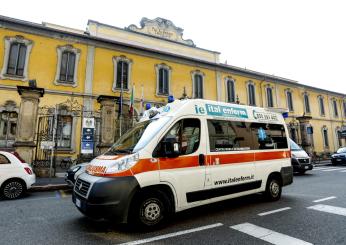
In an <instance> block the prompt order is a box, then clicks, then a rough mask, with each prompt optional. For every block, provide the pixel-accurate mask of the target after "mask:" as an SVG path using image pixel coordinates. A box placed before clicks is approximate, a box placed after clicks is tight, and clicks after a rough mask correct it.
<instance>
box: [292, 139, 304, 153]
mask: <svg viewBox="0 0 346 245" xmlns="http://www.w3.org/2000/svg"><path fill="white" fill-rule="evenodd" d="M290 145H291V151H301V150H302V148H300V146H299V145H297V144H296V142H294V141H293V140H291V139H290Z"/></svg>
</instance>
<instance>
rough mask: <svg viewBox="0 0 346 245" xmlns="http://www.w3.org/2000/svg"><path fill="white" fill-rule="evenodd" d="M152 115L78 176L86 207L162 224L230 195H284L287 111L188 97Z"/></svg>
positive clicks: (80, 200) (79, 201) (79, 200)
mask: <svg viewBox="0 0 346 245" xmlns="http://www.w3.org/2000/svg"><path fill="white" fill-rule="evenodd" d="M145 115H146V117H145V118H144V119H143V120H141V122H139V123H138V124H136V125H135V127H134V128H132V129H131V130H129V131H128V132H126V133H125V134H124V135H123V136H122V137H120V139H119V140H118V141H117V142H116V143H115V144H114V145H113V146H112V147H111V148H110V149H109V150H108V151H107V152H106V153H104V154H103V155H100V156H98V157H97V158H95V159H94V160H92V161H91V163H90V165H89V166H88V167H87V170H86V173H84V174H81V175H80V176H79V177H78V179H77V181H76V184H75V187H74V192H73V198H72V199H73V202H74V204H75V205H76V206H77V208H78V209H79V210H80V211H81V212H82V213H83V214H85V215H87V216H89V217H94V218H106V219H109V220H115V221H117V222H121V223H126V222H134V223H136V224H138V225H142V226H147V227H154V226H156V225H158V224H160V223H161V222H162V221H163V220H164V219H165V218H167V217H169V215H170V214H172V213H175V212H179V211H182V210H185V209H188V208H192V207H196V206H200V205H203V204H207V203H212V202H217V201H221V200H225V199H229V198H234V197H239V196H243V195H249V194H253V193H258V192H263V193H264V194H265V195H266V197H267V198H268V199H269V200H278V199H279V198H280V196H281V190H282V186H285V185H288V184H291V183H292V181H293V171H292V166H291V158H290V157H291V152H290V148H289V143H288V137H287V128H286V126H285V121H284V119H283V117H282V115H281V114H280V113H277V112H272V111H269V110H267V109H264V108H259V107H250V106H242V105H237V104H228V103H222V102H216V101H208V100H200V99H194V100H190V99H187V100H175V101H174V102H172V103H169V104H167V105H166V106H165V107H162V108H160V109H155V110H154V109H151V110H148V111H146V112H145Z"/></svg>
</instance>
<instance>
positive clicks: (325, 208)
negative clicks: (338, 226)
mask: <svg viewBox="0 0 346 245" xmlns="http://www.w3.org/2000/svg"><path fill="white" fill-rule="evenodd" d="M307 208H308V209H313V210H317V211H321V212H326V213H331V214H338V215H342V216H346V208H341V207H335V206H330V205H323V204H317V205H315V206H311V207H307Z"/></svg>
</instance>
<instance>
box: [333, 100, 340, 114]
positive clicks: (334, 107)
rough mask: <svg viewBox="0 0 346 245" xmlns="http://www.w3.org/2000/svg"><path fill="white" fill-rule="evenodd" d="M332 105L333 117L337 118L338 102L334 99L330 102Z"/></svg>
mask: <svg viewBox="0 0 346 245" xmlns="http://www.w3.org/2000/svg"><path fill="white" fill-rule="evenodd" d="M332 105H333V111H334V117H339V112H338V102H337V100H336V99H333V100H332Z"/></svg>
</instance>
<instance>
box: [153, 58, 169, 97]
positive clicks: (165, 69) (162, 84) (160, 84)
mask: <svg viewBox="0 0 346 245" xmlns="http://www.w3.org/2000/svg"><path fill="white" fill-rule="evenodd" d="M155 70H156V81H157V85H156V86H157V87H156V94H157V95H163V96H168V95H170V82H171V81H170V80H171V67H169V66H167V65H165V64H159V65H155Z"/></svg>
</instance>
